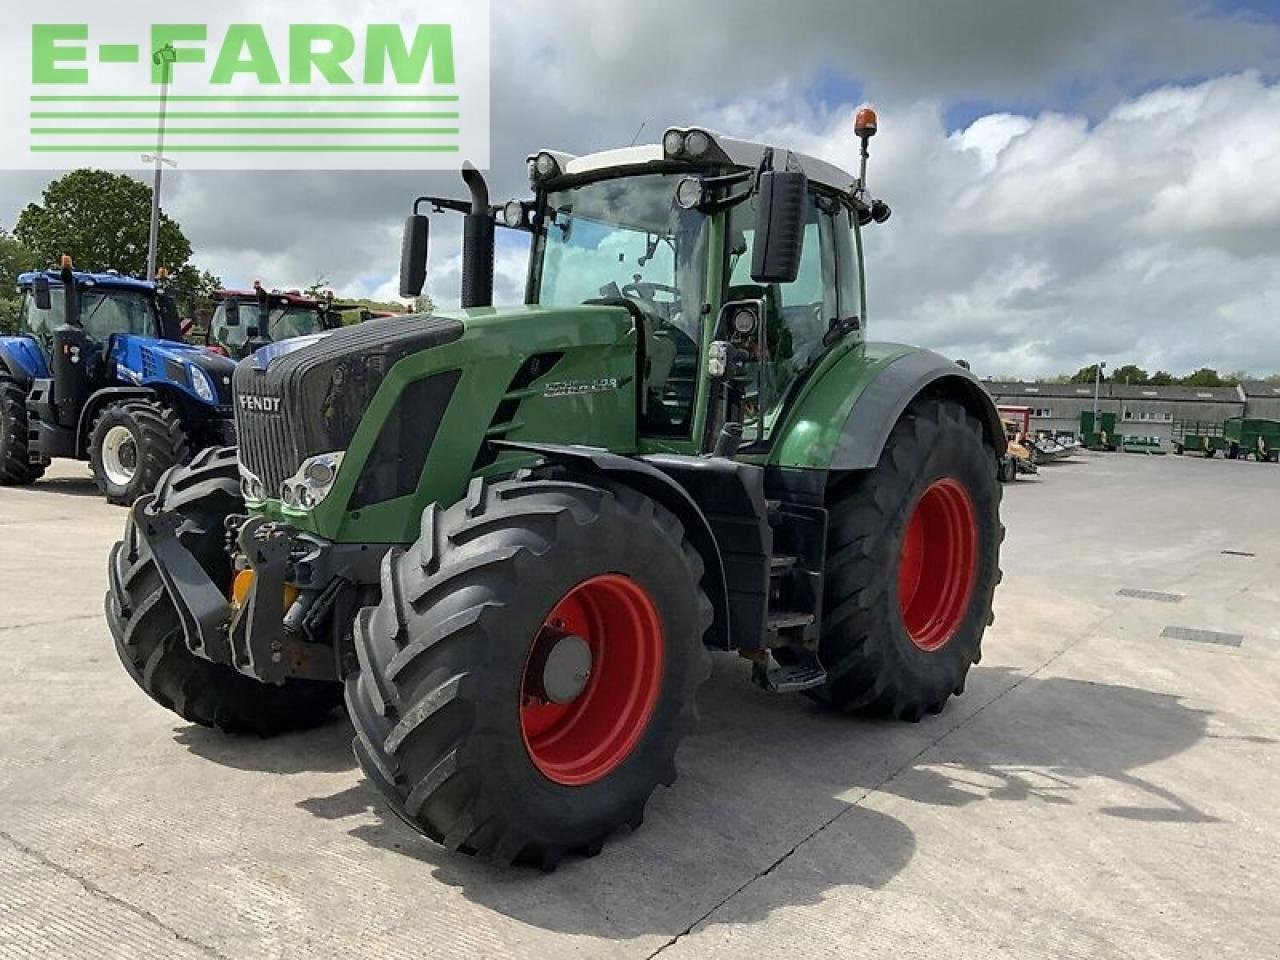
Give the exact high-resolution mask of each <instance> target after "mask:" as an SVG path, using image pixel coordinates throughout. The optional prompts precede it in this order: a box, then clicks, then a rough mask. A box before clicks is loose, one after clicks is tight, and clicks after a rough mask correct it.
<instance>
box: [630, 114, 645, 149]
mask: <svg viewBox="0 0 1280 960" xmlns="http://www.w3.org/2000/svg"><path fill="white" fill-rule="evenodd" d="M648 124H649V121H648V120H646V121H645V122H644V123H642V124H640V129H639V130H637V131H636V135H635V136H634V137H632V138H631V146H633V147H634V146H635V145H636V141H637V140H639V139H640V134H642V133H644V128H645V127H646V126H648Z"/></svg>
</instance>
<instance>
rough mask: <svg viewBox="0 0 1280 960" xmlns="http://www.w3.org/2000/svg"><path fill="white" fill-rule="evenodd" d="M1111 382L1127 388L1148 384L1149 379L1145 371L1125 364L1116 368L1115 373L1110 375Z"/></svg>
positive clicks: (1130, 364)
mask: <svg viewBox="0 0 1280 960" xmlns="http://www.w3.org/2000/svg"><path fill="white" fill-rule="evenodd" d="M1111 380H1112V381H1113V382H1114V383H1124V384H1128V385H1129V386H1141V385H1142V384H1145V383H1149V382H1150V381H1151V378H1150V377H1149V376H1148V375H1147V371H1145V370H1143V369H1142V368H1141V367H1139V366H1137V365H1136V364H1133V363H1126V364H1125V365H1124V366H1123V367H1118V368H1117V369H1116V371H1115V373H1113V374H1111Z"/></svg>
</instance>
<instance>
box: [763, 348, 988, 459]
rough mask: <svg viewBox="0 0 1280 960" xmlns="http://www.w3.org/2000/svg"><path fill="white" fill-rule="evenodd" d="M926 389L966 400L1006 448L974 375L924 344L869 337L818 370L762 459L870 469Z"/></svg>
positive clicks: (982, 390) (986, 427)
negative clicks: (916, 345)
mask: <svg viewBox="0 0 1280 960" xmlns="http://www.w3.org/2000/svg"><path fill="white" fill-rule="evenodd" d="M928 389H936V390H942V391H945V392H948V393H950V394H951V395H953V396H955V397H956V398H957V399H958V400H960V401H961V402H962V403H964V404H965V406H967V407H968V408H969V409H970V410H971V411H973V412H974V414H975V415H977V416H978V418H979V419H980V420H981V421H982V422H983V426H984V429H985V430H986V433H987V435H988V437H989V439H990V440H991V442H992V444H993V445H994V446H995V448H996V451H997V453H1001V454H1003V453H1004V450H1005V447H1006V440H1005V436H1004V429H1003V426H1002V425H1001V423H1000V415H999V413H998V412H997V411H996V407H995V404H994V402H993V401H992V400H991V398H990V397H989V396H988V394H987V392H986V391H985V390H984V389H983V387H982V384H981V383H980V382H979V381H978V379H977V378H976V377H974V376H973V374H972V373H970V372H969V371H968V370H965V369H964V368H962V367H960V366H957V365H956V364H955V363H953V362H952V361H950V360H948V359H947V358H946V357H943V356H941V355H939V354H936V353H933V352H932V351H929V350H920V349H915V348H912V347H906V346H902V345H900V344H889V343H868V344H861V345H858V346H856V347H853V348H851V349H849V350H848V351H846V352H844V353H842V354H840V355H839V356H836V357H833V358H829V359H828V361H826V362H825V363H824V364H823V366H822V368H820V369H819V370H818V371H817V372H816V374H815V375H814V377H813V379H812V381H811V382H810V384H809V385H808V386H807V387H806V389H805V390H804V391H803V392H802V393H801V395H800V396H799V397H798V398H797V400H796V401H795V402H794V404H793V407H792V410H791V411H790V412H789V413H788V415H787V418H786V420H785V421H784V422H783V423H782V424H781V426H780V427H779V428H778V431H777V433H776V435H775V439H774V444H773V448H772V451H771V453H770V456H769V461H768V462H769V463H770V464H771V465H774V466H781V467H800V468H809V469H821V470H867V469H870V468H872V467H874V466H875V465H876V463H878V462H879V459H880V453H881V451H882V450H883V449H884V445H885V442H886V441H887V440H888V438H889V433H890V431H891V430H892V429H893V426H894V424H895V423H897V422H898V419H899V418H900V417H901V416H902V413H903V411H905V410H906V408H907V405H908V404H909V403H910V402H911V401H912V400H913V399H914V398H915V397H917V396H918V395H919V394H920V393H921V392H922V391H925V390H928Z"/></svg>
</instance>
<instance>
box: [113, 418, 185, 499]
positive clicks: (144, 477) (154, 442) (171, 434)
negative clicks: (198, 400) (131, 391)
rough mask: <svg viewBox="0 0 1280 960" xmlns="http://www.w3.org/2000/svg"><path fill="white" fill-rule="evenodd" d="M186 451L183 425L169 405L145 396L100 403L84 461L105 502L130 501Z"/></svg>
mask: <svg viewBox="0 0 1280 960" xmlns="http://www.w3.org/2000/svg"><path fill="white" fill-rule="evenodd" d="M189 456H190V443H189V440H188V437H187V431H186V429H185V428H184V427H183V425H182V421H181V420H180V419H179V418H178V415H177V413H176V412H175V411H173V410H172V409H170V408H169V407H166V406H164V405H163V404H159V403H152V402H150V401H147V400H130V401H127V402H125V403H117V404H112V405H111V406H109V407H107V408H105V409H104V410H103V411H102V413H100V414H99V415H98V419H97V420H95V421H94V424H93V429H92V431H91V432H90V434H89V466H90V468H91V469H92V470H93V479H94V482H95V483H96V484H97V485H98V489H99V490H101V491H102V493H103V495H104V496H105V497H106V498H107V502H108V503H114V504H117V505H119V506H124V507H127V506H130V505H131V504H132V503H133V502H134V501H135V500H137V499H138V497H140V496H142V495H143V494H144V493H150V492H151V491H152V490H154V489H155V487H156V484H157V483H159V482H160V477H161V476H163V475H164V472H165V471H166V470H168V469H169V468H170V467H173V466H177V465H178V464H181V463H185V462H186V460H187V458H188V457H189Z"/></svg>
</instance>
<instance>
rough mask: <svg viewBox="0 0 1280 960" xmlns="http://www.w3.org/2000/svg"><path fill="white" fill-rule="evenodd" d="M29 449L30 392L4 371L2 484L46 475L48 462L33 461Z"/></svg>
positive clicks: (0, 383)
mask: <svg viewBox="0 0 1280 960" xmlns="http://www.w3.org/2000/svg"><path fill="white" fill-rule="evenodd" d="M29 450H30V448H29V447H28V439H27V391H26V390H24V389H22V385H21V384H19V383H18V382H17V381H16V380H14V379H13V377H11V376H9V374H8V373H4V372H0V486H4V487H25V486H28V485H29V484H32V483H35V482H36V481H37V480H39V479H40V478H41V477H42V476H43V475H44V465H43V464H38V463H37V464H33V463H32V462H31V458H30V455H29Z"/></svg>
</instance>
